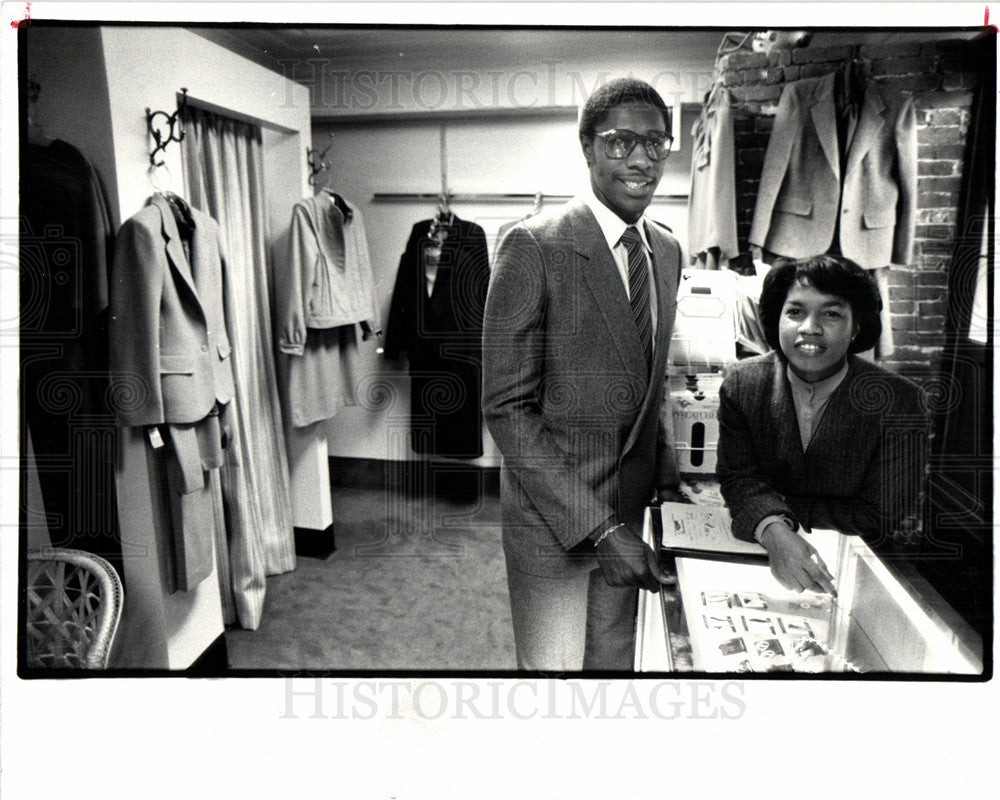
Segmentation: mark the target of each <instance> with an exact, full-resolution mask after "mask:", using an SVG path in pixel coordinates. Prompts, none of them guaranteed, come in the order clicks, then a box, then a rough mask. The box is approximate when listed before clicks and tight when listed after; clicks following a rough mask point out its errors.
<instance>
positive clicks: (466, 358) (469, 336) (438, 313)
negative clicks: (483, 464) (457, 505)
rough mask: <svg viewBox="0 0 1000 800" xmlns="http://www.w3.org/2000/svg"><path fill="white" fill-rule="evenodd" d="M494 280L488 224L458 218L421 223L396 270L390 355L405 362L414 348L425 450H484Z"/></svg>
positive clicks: (417, 415)
mask: <svg viewBox="0 0 1000 800" xmlns="http://www.w3.org/2000/svg"><path fill="white" fill-rule="evenodd" d="M432 223H434V227H435V232H434V233H435V235H434V237H432V236H430V235H429V233H430V231H431V226H432ZM489 279H490V269H489V255H488V252H487V248H486V234H485V233H484V231H483V229H482V228H481V227H479V226H478V225H476V224H475V223H472V222H466V221H465V220H462V219H459V218H458V217H456V216H454V215H451V216H450V217H449V218H448V219H446V220H444V221H440V222H439V221H437V220H424V221H423V222H418V223H417V224H416V225H414V226H413V230H412V232H411V233H410V238H409V241H408V242H407V245H406V250H405V252H404V253H403V256H402V258H401V259H400V262H399V272H398V273H397V275H396V286H395V288H394V290H393V294H392V305H391V307H390V311H389V321H388V324H387V326H386V341H385V355H386V357H388V358H393V359H398V358H400V356H401V355H402V354H403V353H406V355H407V358H408V361H409V372H410V433H411V442H410V445H411V447H412V449H413V450H414V451H415V452H417V453H421V454H424V455H437V456H450V457H456V458H476V457H478V456H481V455H482V454H483V438H482V427H483V426H482V411H481V408H480V406H481V403H480V396H481V393H482V387H481V383H482V331H483V310H484V308H485V305H486V290H487V287H488V285H489Z"/></svg>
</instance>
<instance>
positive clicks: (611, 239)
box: [580, 186, 657, 341]
mask: <svg viewBox="0 0 1000 800" xmlns="http://www.w3.org/2000/svg"><path fill="white" fill-rule="evenodd" d="M580 199H581V200H583V202H584V203H586V204H587V207H588V208H590V210H591V211H592V212H594V216H595V217H597V224H598V225H599V226H600V228H601V233H602V234H604V239H605V241H607V243H608V248H609V249H610V250H611V255H612V256H614V259H615V264H616V265H617V266H618V274H619V275H620V276H621V279H622V284H623V285H624V286H625V294H626V296H628V297H631V295H630V294H629V286H628V248H626V247H625V245H624V244H622V243H621V238H622V234H623V233H625V229H626V228H627V227H629V223H628V222H626V221H625V220H623V219H622V218H621V217H619V216H618V215H617V214H616V213H615V212H614V211H612V210H611V209H610V208H608V207H607V206H606V205H604V203H602V202H601V201H600V200H598V199H597V196H596V195H595V194H594V190H593V189H592V188H591V187H589V186H588V187H587V189H586V190H585V191H583V192H581V193H580ZM646 224H647V222H646V216H645V215H643V216H642V217H640V218H639V219H638V220H637V221H636V222H635V223H634V225H635V228H636V230H638V231H639V238H640V239H641V240H642V248H643V250H644V251H645V253H646V270H647V274H648V275H649V311H650V315H651V317H652V319H653V339H654V341H655V339H656V318H657V314H656V310H657V309H656V281H655V280H654V279H653V261H652V256H653V248H652V247H650V246H649V239H648V238H647V237H646Z"/></svg>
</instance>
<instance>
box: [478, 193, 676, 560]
mask: <svg viewBox="0 0 1000 800" xmlns="http://www.w3.org/2000/svg"><path fill="white" fill-rule="evenodd" d="M646 228H647V236H648V239H649V242H650V245H651V246H652V249H653V272H654V276H655V287H656V297H657V303H658V307H657V308H658V315H657V317H658V321H657V327H656V337H655V343H654V349H653V358H652V368H651V370H649V371H647V368H646V362H645V357H644V355H643V348H642V345H641V343H640V341H639V336H638V333H637V332H636V326H635V321H634V318H633V316H632V310H631V308H630V306H629V302H628V296H627V294H626V292H625V287H624V285H623V283H622V279H621V276H620V274H619V272H618V268H617V266H616V265H615V262H614V257H613V255H612V253H611V250H610V249H609V248H608V244H607V241H606V240H605V239H604V236H603V234H602V233H601V229H600V227H599V225H598V223H597V220H596V219H595V217H594V215H593V213H592V212H591V211H590V209H589V208H588V207H587V206H586V204H585V203H584V202H582V201H580V200H577V201H573V202H571V203H569V204H568V205H566V206H564V207H563V208H561V209H559V210H557V211H555V212H552V213H545V214H541V215H539V216H537V217H533V218H531V219H529V220H526V221H525V222H523V223H521V224H520V225H518V226H516V227H515V228H513V229H512V230H511V231H510V232H509V233H508V234H507V236H506V237H505V238H504V239H503V241H502V242H501V244H500V247H499V250H498V252H497V256H496V260H495V265H494V268H493V274H492V276H491V279H490V289H489V294H488V297H487V301H486V320H485V324H484V329H483V376H484V377H483V386H484V391H483V407H484V410H485V414H486V423H487V426H488V427H489V430H490V432H491V433H492V435H493V439H494V440H495V441H496V444H497V446H498V448H499V449H500V452H501V453H502V454H503V464H502V466H501V471H500V481H501V484H500V485H501V511H502V518H503V539H504V550H505V552H506V555H507V559H508V562H509V563H513V564H514V565H516V567H517V568H518V569H519V570H521V571H522V572H526V573H528V574H533V575H542V576H546V575H548V576H557V575H567V574H571V573H573V572H576V571H578V570H589V569H593V568H594V566H595V564H596V561H595V557H594V551H593V548H589V551H588V550H587V548H582V551H583V552H582V553H578V552H577V551H575V550H573V548H575V547H576V546H577V545H579V544H581V543H582V542H583V540H584V539H585V538H586V537H587V535H588V534H589V533H591V532H592V531H594V530H595V529H596V528H597V527H598V526H599V525H601V524H603V523H604V522H605V521H606V520H607V519H608V518H609V517H611V516H612V515H617V517H618V519H619V520H620V521H622V522H625V523H627V524H629V525H630V526H632V529H633V530H635V531H640V530H641V529H642V515H643V510H644V508H645V507H646V505H647V504H648V503H649V501H650V500H651V498H652V496H653V493H654V491H655V489H657V488H658V487H661V486H668V485H671V484H676V483H677V472H676V464H675V462H674V459H673V453H672V451H671V449H670V441H671V439H670V437H669V436H668V434H667V431H666V427H665V421H664V419H663V417H662V416H661V413H660V412H661V409H662V404H663V399H664V391H663V380H664V372H665V365H666V357H667V348H668V345H669V342H670V335H671V331H672V329H673V322H674V314H675V310H676V297H677V282H678V279H679V274H680V266H681V264H680V260H681V255H680V247H679V246H678V244H677V241H676V239H674V237H673V236H672V235H671V234H670V233H668V232H667V230H666V229H665V228H662V227H659V226H657V225H647V226H646ZM570 551H572V552H570Z"/></svg>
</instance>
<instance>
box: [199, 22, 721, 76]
mask: <svg viewBox="0 0 1000 800" xmlns="http://www.w3.org/2000/svg"><path fill="white" fill-rule="evenodd" d="M191 30H193V31H194V32H195V33H198V34H199V35H201V36H204V37H205V38H209V39H211V40H213V41H215V42H216V43H218V44H220V45H222V46H224V47H227V48H228V49H230V50H233V51H235V52H237V53H239V54H240V55H242V56H244V57H245V58H248V59H250V60H251V61H255V62H257V63H259V64H262V65H264V66H267V67H269V68H271V69H274V70H277V71H279V72H282V71H284V70H285V67H283V66H282V64H281V62H282V61H284V62H286V63H287V62H288V61H293V60H295V61H304V60H307V59H322V60H323V61H324V62H327V61H328V62H329V63H330V66H331V67H332V68H340V67H343V66H347V65H349V66H350V67H351V68H354V69H364V68H379V69H392V68H401V69H405V68H416V69H421V68H428V67H432V66H437V65H439V64H441V63H448V64H477V65H490V66H492V65H499V64H503V65H507V66H510V65H516V64H537V63H539V62H543V61H548V60H554V61H573V62H577V63H579V62H586V61H589V60H592V61H606V60H607V55H608V53H609V52H622V53H627V54H628V59H629V60H630V61H639V62H643V61H647V60H650V59H654V58H656V57H662V56H663V53H664V50H665V49H667V48H669V50H670V56H671V58H675V59H677V60H681V61H705V60H706V59H707V60H708V62H709V63H711V62H712V61H713V60H714V57H715V51H716V48H717V47H718V45H719V42H720V41H721V38H722V31H705V30H688V31H662V30H649V29H647V30H637V29H624V28H601V29H589V30H588V29H580V28H578V29H571V30H567V29H553V28H534V29H532V28H482V27H476V28H464V29H456V28H455V27H448V28H442V27H425V28H390V27H386V26H377V27H365V28H354V27H336V26H328V27H301V28H299V27H289V26H281V27H259V28H255V27H196V28H192V29H191Z"/></svg>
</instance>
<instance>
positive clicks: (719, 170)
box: [688, 87, 739, 263]
mask: <svg viewBox="0 0 1000 800" xmlns="http://www.w3.org/2000/svg"><path fill="white" fill-rule="evenodd" d="M692 134H693V136H694V150H693V154H692V157H691V200H690V205H689V207H688V232H689V233H688V236H689V248H688V249H689V252H688V257H689V258H690V259H691V262H692V263H694V262H695V261H696V260H698V259H699V257H701V258H702V259H705V258H706V255H707V254H708V251H710V250H712V249H713V248H714V249H717V250H718V260H719V261H722V260H725V259H730V258H735V257H736V256H737V255H738V254H739V245H738V244H737V240H736V142H735V134H734V132H733V116H732V105H731V102H730V98H729V90H728V89H725V88H722V87H719V88H718V89H716V90H715V91H714V92H713V94H712V95H711V97H710V98H709V100H708V103H707V105H706V107H705V109H704V111H703V112H702V113H701V115H700V116H699V117H698V121H697V122H696V123H695V127H694V129H693V130H692ZM712 260H713V261H714V258H713V259H712Z"/></svg>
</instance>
